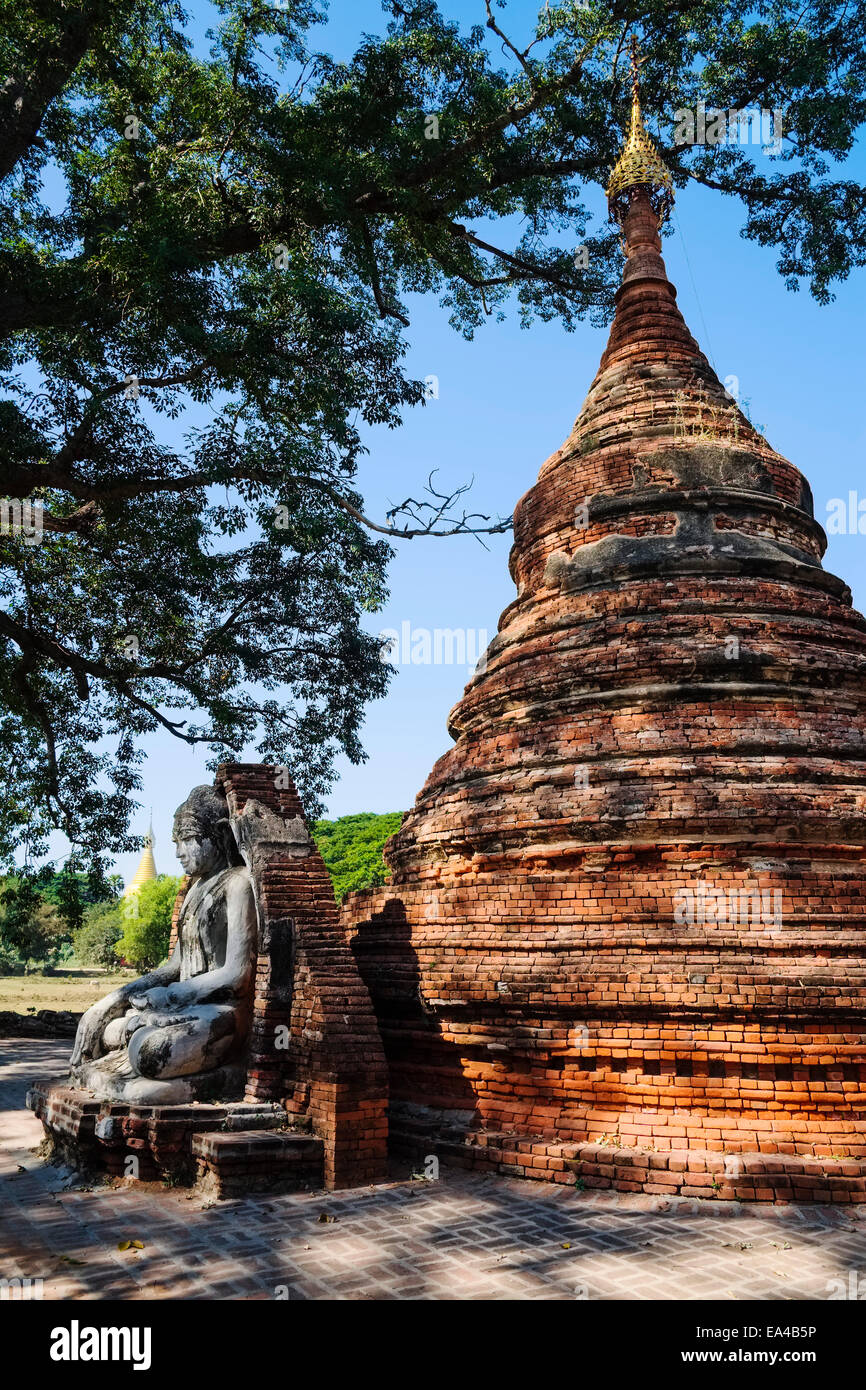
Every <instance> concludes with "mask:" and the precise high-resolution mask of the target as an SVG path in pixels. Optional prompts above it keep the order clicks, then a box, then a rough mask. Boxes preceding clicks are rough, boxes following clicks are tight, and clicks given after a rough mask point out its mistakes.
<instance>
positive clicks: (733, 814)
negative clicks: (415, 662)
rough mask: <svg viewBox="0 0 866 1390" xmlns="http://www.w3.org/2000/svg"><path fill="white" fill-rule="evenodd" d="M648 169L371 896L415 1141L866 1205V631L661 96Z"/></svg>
mask: <svg viewBox="0 0 866 1390" xmlns="http://www.w3.org/2000/svg"><path fill="white" fill-rule="evenodd" d="M629 150H630V153H629ZM626 155H628V156H629V159H628V161H627V162H626V164H625V165H624V164H623V163H622V162H621V165H620V166H618V172H617V175H615V179H614V180H613V181H612V187H611V190H610V197H611V206H612V212H613V215H614V216H615V217H616V218H617V220H618V221H619V222H620V224H621V226H622V228H623V235H624V249H625V253H626V264H625V269H624V273H623V280H622V286H621V288H620V290H619V292H618V295H617V304H616V315H615V318H614V322H613V325H612V328H611V332H610V338H609V341H608V345H607V348H606V350H605V352H604V355H603V357H602V359H601V365H600V367H599V370H598V373H597V375H596V377H595V380H594V381H593V383H592V386H591V387H590V390H589V394H588V396H587V398H586V401H585V403H584V406H583V409H582V410H581V412H580V415H579V418H578V420H577V423H576V424H575V426H574V429H573V431H572V433H571V435H570V436H569V438H568V439H567V440H566V442H565V444H564V445H563V446H562V448H560V449H558V450H557V451H556V453H554V454H553V455H552V456H551V457H550V458H549V459H548V460H547V462H546V463H545V464H544V465H543V467H542V469H541V473H540V475H539V478H538V481H537V483H536V484H535V486H534V487H532V488H531V489H530V490H529V492H528V493H526V495H525V496H524V497H523V498H522V499H521V501H520V502H519V504H518V506H517V509H516V512H515V520H514V537H515V539H514V547H513V550H512V554H511V574H512V576H513V578H514V580H515V583H516V585H517V597H516V598H515V600H514V601H513V602H512V603H511V604H510V605H509V607H508V608H507V609H506V610H505V612H504V613H503V615H502V618H501V620H500V623H499V631H498V635H497V636H496V638H495V639H494V641H493V642H492V644H491V646H490V649H489V651H488V654H487V661H486V666H485V668H484V669H483V670H482V671H479V673H477V674H476V675H475V676H474V678H473V679H472V681H471V682H470V684H469V685H468V686H467V688H466V692H465V694H464V697H463V699H462V700H461V701H460V703H459V704H458V705H457V706H456V708H455V709H454V710H453V712H452V714H451V717H450V725H449V728H450V733H451V735H452V737H453V738H454V739H455V744H454V747H453V748H452V749H451V750H450V752H448V753H446V754H445V756H444V757H442V758H441V759H440V760H439V762H438V763H437V764H436V766H435V767H434V769H433V771H432V773H431V774H430V777H429V778H428V780H427V783H426V785H425V786H424V789H423V791H422V792H421V793H420V795H419V796H418V798H417V801H416V804H415V807H414V809H413V810H412V811H411V812H410V813H409V814H408V815H407V817H406V819H405V820H404V822H403V825H402V828H401V830H400V831H399V833H398V834H397V835H396V836H395V837H393V838H392V840H391V841H390V842H389V846H388V848H387V852H386V859H387V862H388V864H389V866H390V871H391V881H390V883H389V884H387V885H386V886H385V887H384V888H381V889H378V890H371V891H369V892H367V893H363V894H356V895H353V896H352V897H351V898H350V899H349V900H348V902H347V904H346V905H345V907H344V921H345V924H346V926H347V928H348V929H349V932H350V935H351V938H352V943H353V948H354V951H355V955H356V958H357V960H358V963H359V967H360V970H361V974H362V976H363V978H364V980H365V982H366V984H367V986H368V988H369V990H370V993H371V995H372V998H373V1004H374V1008H375V1010H376V1014H377V1016H378V1020H379V1026H380V1030H381V1033H382V1037H383V1041H384V1044H385V1051H386V1055H387V1059H388V1066H389V1074H390V1090H391V1134H392V1142H396V1144H397V1145H398V1147H401V1148H403V1149H404V1150H405V1151H411V1152H412V1154H413V1156H415V1157H421V1156H423V1155H424V1154H426V1153H433V1152H437V1153H439V1154H441V1155H442V1156H444V1157H445V1158H446V1159H450V1160H453V1161H458V1162H461V1163H463V1164H466V1165H470V1166H477V1167H489V1168H493V1169H498V1170H500V1171H505V1172H511V1173H522V1174H525V1175H527V1176H531V1177H535V1178H547V1179H552V1180H555V1181H559V1182H573V1181H574V1180H575V1178H574V1176H573V1175H574V1173H575V1172H577V1173H578V1175H579V1177H580V1178H582V1180H583V1182H585V1183H586V1185H588V1186H611V1185H612V1186H614V1187H617V1188H620V1189H626V1190H637V1189H644V1190H646V1191H650V1192H672V1193H675V1192H680V1193H685V1194H687V1195H689V1194H692V1195H699V1194H701V1195H720V1196H727V1197H745V1198H758V1199H765V1200H769V1199H773V1198H776V1199H779V1198H787V1197H791V1196H793V1197H799V1198H810V1197H814V1198H817V1199H818V1200H824V1201H826V1200H841V1201H850V1200H855V1201H856V1200H864V1199H866V1190H864V1189H866V1181H864V1175H866V1161H864V1160H866V1116H864V1098H866V1097H864V1076H866V1070H864V1068H866V1029H864V1005H866V968H864V954H863V950H864V844H866V820H864V808H866V691H864V684H863V673H864V669H866V666H864V663H866V622H864V619H863V618H862V617H861V616H860V614H859V613H857V612H855V611H854V610H853V609H852V607H851V599H850V593H849V590H848V588H847V587H846V586H845V584H843V583H842V582H841V581H840V580H839V579H836V578H834V577H833V576H832V575H830V574H828V573H827V572H826V571H825V570H823V569H822V567H821V557H822V555H823V552H824V549H825V546H826V538H825V535H824V532H823V530H822V528H821V526H820V525H819V524H818V523H817V522H816V521H815V519H814V515H813V507H812V499H811V493H810V490H809V486H808V483H807V482H806V480H805V478H804V477H803V476H802V475H801V474H800V473H799V472H798V470H797V469H796V468H795V467H794V466H793V464H791V463H789V462H788V460H787V459H785V458H783V457H782V456H781V455H780V454H778V453H777V452H776V451H775V449H773V448H772V447H771V446H770V445H769V444H768V443H767V441H766V440H765V439H764V438H763V437H762V436H761V435H760V434H759V433H757V431H756V430H755V429H754V428H753V427H752V426H751V424H750V423H749V421H748V420H747V419H746V418H745V417H744V416H743V415H742V414H741V413H740V411H739V410H738V409H737V407H736V405H735V404H734V403H733V402H732V400H731V398H730V397H729V396H728V395H727V394H726V392H725V390H724V388H723V387H722V385H721V384H720V382H719V381H718V379H717V377H716V375H715V373H714V371H713V370H712V368H711V366H710V364H709V363H708V361H707V359H706V357H705V356H704V355H703V353H702V352H701V351H700V348H699V347H698V345H697V343H696V342H695V340H694V339H693V338H692V336H691V334H690V333H689V331H688V329H687V327H686V325H685V322H684V321H683V318H682V316H681V314H680V312H679V309H678V308H677V304H676V292H675V290H674V288H673V286H672V285H671V284H670V282H669V280H668V277H667V274H666V271H665V266H664V262H663V260H662V257H661V243H660V239H659V225H660V222H661V220H663V217H664V215H665V213H666V210H667V206H669V201H670V178H669V175H668V176H667V179H665V175H666V174H667V171H666V170H663V166H661V165H660V161H659V160H658V156H657V155H656V154H655V152H654V150H653V147H652V145H651V142H650V141H649V138H648V137H647V136H646V134H645V132H644V131H643V127H642V123H641V122H640V111H639V106H638V103H637V99H636V97H635V111H634V112H633V121H632V129H631V132H630V135H629V143H627V146H626V152H625V155H624V160H625V158H626ZM654 160H655V163H654ZM617 179H618V182H617ZM614 185H615V186H614Z"/></svg>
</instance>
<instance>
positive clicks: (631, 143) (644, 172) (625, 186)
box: [607, 38, 674, 227]
mask: <svg viewBox="0 0 866 1390" xmlns="http://www.w3.org/2000/svg"><path fill="white" fill-rule="evenodd" d="M639 67H640V59H639V58H638V52H637V39H636V38H632V41H631V119H630V121H629V126H628V135H627V136H626V140H625V144H624V145H623V147H622V154H621V155H620V157H619V159H618V160H617V162H616V164H615V165H614V167H613V169H612V170H611V175H610V182H609V183H608V186H607V205H608V208H609V210H610V215H611V218H612V219H613V221H614V222H617V223H618V224H619V226H620V227H621V226H622V225H623V222H624V221H625V217H626V213H627V212H628V209H629V204H630V202H631V198H632V194H633V193H634V192H635V190H637V189H639V188H640V189H643V190H644V192H646V193H647V194H648V195H649V199H650V202H651V203H652V206H653V210H654V212H655V214H656V216H657V218H658V221H659V226H661V225H662V223H663V222H665V221H666V220H667V218H668V217H669V216H670V211H671V208H672V207H673V201H674V185H673V179H672V178H671V173H670V170H669V169H668V167H667V165H666V164H665V162H664V160H663V159H662V157H661V155H660V154H659V152H658V150H657V149H656V147H655V145H654V144H653V142H652V140H651V138H650V136H649V135H648V134H647V131H646V128H645V126H644V123H643V112H642V111H641V107H640V83H639V80H638V69H639Z"/></svg>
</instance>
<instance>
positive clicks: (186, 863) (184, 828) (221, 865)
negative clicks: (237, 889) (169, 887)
mask: <svg viewBox="0 0 866 1390" xmlns="http://www.w3.org/2000/svg"><path fill="white" fill-rule="evenodd" d="M171 838H172V840H173V841H174V846H175V852H176V853H177V857H178V859H179V860H180V862H181V864H182V866H183V868H184V871H185V872H186V873H188V874H191V875H192V877H193V878H206V877H208V876H209V875H210V874H215V873H219V871H220V870H221V869H225V868H227V867H228V865H229V864H230V863H232V862H233V859H234V856H233V855H232V854H231V849H230V841H231V827H230V825H229V808H228V804H227V802H226V799H225V797H224V796H222V795H221V793H220V792H218V791H217V790H216V788H215V787H209V786H203V787H193V789H192V791H191V792H190V794H189V796H188V797H187V799H186V801H184V803H183V805H182V806H178V808H177V810H176V811H175V813H174V828H173V830H172V833H171Z"/></svg>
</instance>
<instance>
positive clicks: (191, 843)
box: [172, 831, 225, 878]
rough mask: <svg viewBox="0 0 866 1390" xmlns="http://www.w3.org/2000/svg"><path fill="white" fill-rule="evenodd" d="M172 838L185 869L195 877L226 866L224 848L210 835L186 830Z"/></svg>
mask: <svg viewBox="0 0 866 1390" xmlns="http://www.w3.org/2000/svg"><path fill="white" fill-rule="evenodd" d="M172 838H173V839H174V845H175V851H176V853H177V857H178V859H179V860H180V862H181V865H182V867H183V869H184V871H185V872H186V873H188V874H191V875H192V876H193V877H194V878H201V877H206V876H207V875H208V874H213V873H216V872H217V870H218V869H222V868H224V867H225V860H224V856H223V852H222V849H221V848H220V846H219V845H218V844H216V843H215V842H214V841H213V840H212V839H211V838H210V836H209V835H207V834H201V835H192V834H190V833H189V832H188V831H184V832H183V833H182V834H181V835H180V836H177V835H175V836H173V837H172Z"/></svg>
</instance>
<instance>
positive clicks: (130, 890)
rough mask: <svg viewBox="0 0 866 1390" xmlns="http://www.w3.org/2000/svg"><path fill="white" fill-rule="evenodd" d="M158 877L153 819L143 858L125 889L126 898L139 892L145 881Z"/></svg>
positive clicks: (142, 854)
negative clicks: (154, 850) (154, 852)
mask: <svg viewBox="0 0 866 1390" xmlns="http://www.w3.org/2000/svg"><path fill="white" fill-rule="evenodd" d="M156 877H157V873H156V860H155V859H154V857H153V820H152V819H151V823H150V825H149V826H148V830H147V839H146V840H145V842H144V849H143V850H142V851H141V859H140V860H139V861H138V868H137V869H136V871H135V876H134V877H133V878H132V880H131V881H130V883H129V884H128V885H127V887H126V888H124V890H123V896H124V897H125V898H131V897H132V896H133V894H135V893H138V891H139V889H140V888H141V885H142V884H143V883H150V881H151V879H154V878H156Z"/></svg>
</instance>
